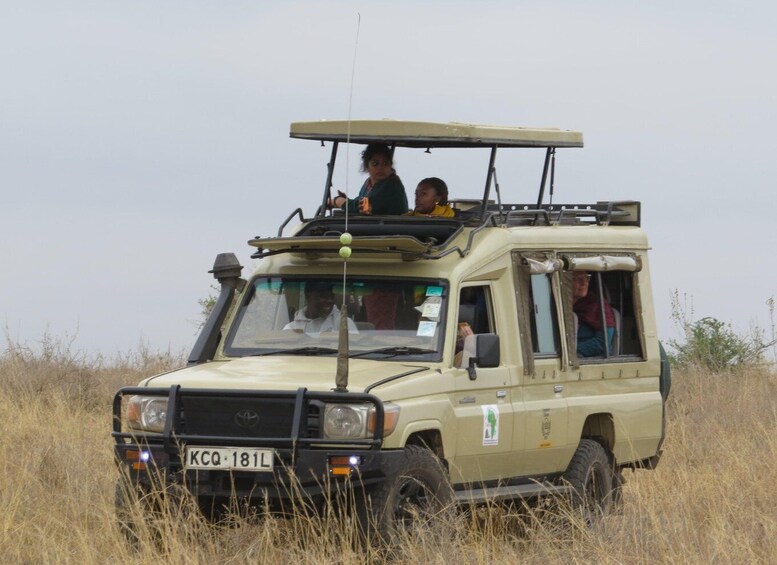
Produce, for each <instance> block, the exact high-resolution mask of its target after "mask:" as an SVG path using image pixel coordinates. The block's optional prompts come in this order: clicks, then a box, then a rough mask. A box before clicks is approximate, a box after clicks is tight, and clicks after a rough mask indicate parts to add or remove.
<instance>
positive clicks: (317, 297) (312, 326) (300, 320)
mask: <svg viewBox="0 0 777 565" xmlns="http://www.w3.org/2000/svg"><path fill="white" fill-rule="evenodd" d="M332 286H333V283H306V284H305V307H304V308H302V309H300V310H297V312H296V313H295V314H294V319H293V320H292V321H291V322H289V323H288V324H286V325H285V326H284V327H283V329H284V330H294V331H296V332H299V333H302V332H305V333H306V334H308V335H313V336H317V335H318V334H320V333H321V332H336V331H339V329H340V309H339V308H335V307H334V304H335V295H334V292H333V291H332ZM347 324H348V333H358V332H359V330H358V329H357V328H356V324H354V322H353V320H351V319H350V318H347Z"/></svg>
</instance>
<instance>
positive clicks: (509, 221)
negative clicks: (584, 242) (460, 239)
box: [460, 200, 641, 227]
mask: <svg viewBox="0 0 777 565" xmlns="http://www.w3.org/2000/svg"><path fill="white" fill-rule="evenodd" d="M486 211H487V212H490V213H493V214H496V215H497V216H498V218H497V222H498V223H499V224H500V225H504V226H505V227H516V226H541V225H570V224H596V225H599V226H607V225H619V226H639V225H641V204H640V202H637V201H633V200H623V201H606V202H597V203H596V204H543V205H541V206H539V207H538V206H537V205H536V204H501V205H499V204H493V203H489V204H488V205H487V206H486ZM481 213H482V208H481V207H479V206H478V207H475V208H470V209H468V210H467V211H465V212H462V213H461V215H460V217H461V219H462V220H467V219H469V218H479V217H480V215H481Z"/></svg>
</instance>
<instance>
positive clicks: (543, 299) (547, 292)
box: [530, 274, 559, 357]
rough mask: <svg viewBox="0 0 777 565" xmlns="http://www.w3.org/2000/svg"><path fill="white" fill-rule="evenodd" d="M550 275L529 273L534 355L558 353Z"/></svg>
mask: <svg viewBox="0 0 777 565" xmlns="http://www.w3.org/2000/svg"><path fill="white" fill-rule="evenodd" d="M551 277H552V275H550V274H536V275H531V302H532V304H531V315H530V318H531V320H530V321H531V340H532V349H533V351H534V354H535V356H541V357H545V356H549V357H556V356H558V354H559V337H558V321H557V318H556V305H555V301H554V299H553V292H552V288H551V281H552V278H551Z"/></svg>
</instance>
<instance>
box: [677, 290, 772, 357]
mask: <svg viewBox="0 0 777 565" xmlns="http://www.w3.org/2000/svg"><path fill="white" fill-rule="evenodd" d="M672 319H673V321H674V322H675V325H677V326H678V328H679V329H680V332H681V335H682V337H681V338H680V339H672V340H669V342H668V343H669V346H670V348H671V349H672V350H673V351H672V352H671V354H670V358H671V361H672V362H673V363H676V364H677V365H681V366H692V367H698V368H702V369H706V370H709V371H713V372H722V371H729V370H733V369H737V368H742V367H748V366H754V365H760V364H762V363H763V362H764V354H765V352H766V350H767V349H769V348H770V347H772V346H773V345H774V342H773V341H772V342H768V343H767V342H766V341H765V339H764V332H763V330H761V329H760V328H758V327H757V326H754V327H752V328H751V329H750V333H749V334H748V335H740V334H737V333H736V332H735V331H734V330H733V329H732V327H731V324H727V323H725V322H722V321H720V320H718V319H717V318H713V317H710V316H707V317H705V318H701V319H700V320H693V306H692V305H690V306H689V305H688V297H687V296H686V295H683V298H682V300H681V299H680V295H679V293H678V291H676V290H675V291H674V293H673V295H672Z"/></svg>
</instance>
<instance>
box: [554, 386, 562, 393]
mask: <svg viewBox="0 0 777 565" xmlns="http://www.w3.org/2000/svg"><path fill="white" fill-rule="evenodd" d="M553 392H555V393H556V394H558V393H560V392H564V385H553Z"/></svg>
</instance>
